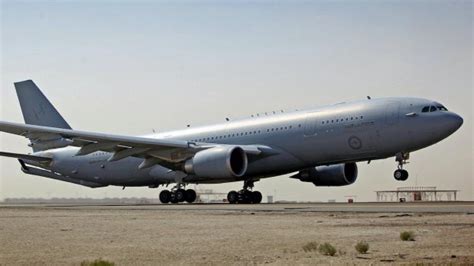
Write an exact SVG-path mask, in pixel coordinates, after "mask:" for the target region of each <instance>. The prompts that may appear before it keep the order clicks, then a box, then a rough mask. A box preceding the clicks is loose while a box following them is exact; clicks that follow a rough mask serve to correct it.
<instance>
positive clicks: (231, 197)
mask: <svg viewBox="0 0 474 266" xmlns="http://www.w3.org/2000/svg"><path fill="white" fill-rule="evenodd" d="M253 183H254V181H253V180H245V181H244V188H243V189H242V190H240V191H238V192H237V191H235V190H232V191H230V192H229V193H228V194H227V201H228V202H229V203H231V204H235V203H247V204H249V203H260V202H262V193H260V192H259V191H251V190H252V189H253V187H254V184H253Z"/></svg>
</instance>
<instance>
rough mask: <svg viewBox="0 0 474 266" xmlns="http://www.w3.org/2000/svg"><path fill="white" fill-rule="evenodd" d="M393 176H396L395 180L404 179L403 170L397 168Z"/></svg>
mask: <svg viewBox="0 0 474 266" xmlns="http://www.w3.org/2000/svg"><path fill="white" fill-rule="evenodd" d="M393 177H395V180H397V181H402V177H403V172H402V170H401V169H397V170H395V172H393Z"/></svg>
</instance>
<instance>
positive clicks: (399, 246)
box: [0, 202, 474, 265]
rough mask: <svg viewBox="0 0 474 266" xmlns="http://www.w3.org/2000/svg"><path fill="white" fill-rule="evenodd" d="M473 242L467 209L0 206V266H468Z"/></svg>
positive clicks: (472, 209) (471, 206)
mask: <svg viewBox="0 0 474 266" xmlns="http://www.w3.org/2000/svg"><path fill="white" fill-rule="evenodd" d="M402 231H412V232H413V233H414V235H415V241H408V242H407V241H401V240H400V237H399V235H400V233H401V232H402ZM473 235H474V203H473V202H436V203H353V204H347V203H305V204H258V205H231V204H178V205H162V204H157V205H148V204H145V205H127V204H118V205H84V204H1V205H0V243H1V245H0V265H32V264H34V265H37V264H44V265H80V264H81V263H82V262H84V261H93V260H95V259H99V258H102V259H105V260H108V261H110V262H114V263H116V265H131V264H132V265H157V264H162V265H163V264H164V265H169V264H184V265H188V264H192V265H209V264H211V265H215V264H232V265H234V264H238V265H247V264H272V265H282V264H284V265H287V264H298V265H310V264H311V265H314V264H323V265H326V264H336V265H340V264H351V265H353V264H361V265H367V264H381V263H391V264H416V263H425V264H433V263H435V264H467V265H471V264H473V263H474V252H473V250H472V246H474V238H473V237H472V236H473ZM358 241H366V242H367V243H369V245H370V249H369V253H367V254H358V253H357V252H356V250H355V249H354V245H355V244H356V243H357V242H358ZM326 242H327V243H330V244H331V245H333V246H334V247H335V248H336V249H337V253H336V254H335V255H334V256H325V255H322V254H320V253H319V252H318V250H312V251H305V249H303V247H304V246H305V245H307V244H308V243H316V244H322V243H326Z"/></svg>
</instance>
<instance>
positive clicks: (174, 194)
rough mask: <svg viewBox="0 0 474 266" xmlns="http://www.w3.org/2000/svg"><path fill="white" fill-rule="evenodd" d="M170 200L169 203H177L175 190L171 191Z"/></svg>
mask: <svg viewBox="0 0 474 266" xmlns="http://www.w3.org/2000/svg"><path fill="white" fill-rule="evenodd" d="M170 202H171V203H178V202H179V200H178V198H177V197H176V192H171V198H170Z"/></svg>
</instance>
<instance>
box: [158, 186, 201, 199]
mask: <svg viewBox="0 0 474 266" xmlns="http://www.w3.org/2000/svg"><path fill="white" fill-rule="evenodd" d="M181 187H182V184H178V185H176V186H175V187H174V188H173V189H171V191H169V190H166V189H165V190H163V191H161V192H160V201H161V203H165V204H166V203H170V202H171V203H178V202H185V201H186V202H188V203H193V202H194V201H195V200H196V198H197V195H196V191H194V190H193V189H186V190H185V189H183V188H181Z"/></svg>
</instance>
